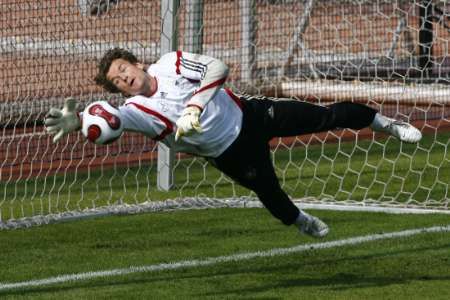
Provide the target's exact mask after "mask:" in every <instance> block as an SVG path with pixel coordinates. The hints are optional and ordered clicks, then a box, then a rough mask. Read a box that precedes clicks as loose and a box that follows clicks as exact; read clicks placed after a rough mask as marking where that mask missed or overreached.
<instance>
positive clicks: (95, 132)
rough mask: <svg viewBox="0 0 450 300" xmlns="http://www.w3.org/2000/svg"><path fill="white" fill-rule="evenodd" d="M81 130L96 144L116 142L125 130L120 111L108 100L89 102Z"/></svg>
mask: <svg viewBox="0 0 450 300" xmlns="http://www.w3.org/2000/svg"><path fill="white" fill-rule="evenodd" d="M81 132H82V133H83V135H84V136H85V137H86V138H87V139H88V140H89V141H91V142H93V143H95V144H99V145H106V144H109V143H112V142H114V141H115V140H117V139H118V138H119V137H120V136H121V135H122V132H123V122H122V120H121V118H120V111H119V110H118V109H117V108H115V107H114V106H112V105H111V104H109V103H108V102H106V101H96V102H93V103H91V104H89V105H88V106H87V107H86V108H85V109H84V112H83V122H82V127H81Z"/></svg>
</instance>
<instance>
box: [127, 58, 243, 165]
mask: <svg viewBox="0 0 450 300" xmlns="http://www.w3.org/2000/svg"><path fill="white" fill-rule="evenodd" d="M147 72H148V73H149V74H150V75H151V76H154V77H155V78H156V81H157V83H158V87H157V90H156V92H155V93H154V94H153V95H152V96H150V97H144V96H134V97H131V98H129V99H127V101H126V102H125V105H122V106H121V107H119V110H120V112H121V115H122V119H123V124H124V127H125V130H128V131H135V132H140V133H142V134H144V135H146V136H148V137H150V138H152V139H154V140H158V141H161V142H163V143H164V144H166V145H167V146H169V147H170V148H172V149H173V150H175V151H177V152H185V153H190V154H194V155H199V156H204V157H217V156H219V155H220V154H222V152H224V151H225V150H226V149H227V148H228V147H229V146H230V145H231V144H232V143H233V141H234V140H235V139H236V138H237V136H238V135H239V132H240V130H241V126H242V106H241V103H240V99H239V98H238V97H237V96H235V95H234V94H233V93H232V92H231V90H229V89H223V88H222V85H223V83H224V82H225V80H226V77H227V75H228V68H227V67H226V66H225V65H224V64H223V63H222V62H221V61H220V60H217V59H214V58H211V57H208V56H204V55H198V54H191V53H186V52H181V51H177V52H171V53H168V54H166V55H164V56H162V57H161V58H160V60H159V61H158V62H156V63H155V64H153V65H151V66H150V67H149V68H148V70H147ZM188 105H195V106H198V107H200V108H202V109H203V111H202V114H201V116H200V124H201V126H202V129H203V132H202V133H194V134H192V135H190V136H182V137H181V138H180V139H179V140H178V141H176V142H175V132H176V121H177V120H178V118H180V117H181V113H182V111H183V109H184V108H185V107H186V106H188Z"/></svg>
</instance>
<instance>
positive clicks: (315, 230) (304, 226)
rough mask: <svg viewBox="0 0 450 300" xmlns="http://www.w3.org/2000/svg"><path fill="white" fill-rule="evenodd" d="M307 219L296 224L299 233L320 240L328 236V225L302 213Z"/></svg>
mask: <svg viewBox="0 0 450 300" xmlns="http://www.w3.org/2000/svg"><path fill="white" fill-rule="evenodd" d="M304 214H305V215H306V216H307V218H306V219H304V220H302V221H301V222H297V226H298V228H299V230H300V232H303V233H304V234H307V235H309V236H312V237H316V238H321V237H324V236H326V235H327V234H328V231H329V229H328V225H327V224H325V222H323V221H322V220H320V219H319V218H317V217H314V216H311V215H308V214H306V213H304Z"/></svg>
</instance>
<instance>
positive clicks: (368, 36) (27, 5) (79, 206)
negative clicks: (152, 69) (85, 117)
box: [0, 0, 450, 228]
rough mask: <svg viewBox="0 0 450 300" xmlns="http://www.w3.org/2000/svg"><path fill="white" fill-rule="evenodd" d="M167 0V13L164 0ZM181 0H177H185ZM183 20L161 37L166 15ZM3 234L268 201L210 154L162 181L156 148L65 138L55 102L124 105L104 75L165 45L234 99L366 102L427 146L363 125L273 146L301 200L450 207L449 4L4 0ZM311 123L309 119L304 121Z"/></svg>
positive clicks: (0, 80) (186, 162) (185, 162)
mask: <svg viewBox="0 0 450 300" xmlns="http://www.w3.org/2000/svg"><path fill="white" fill-rule="evenodd" d="M162 2H164V3H166V2H171V4H172V6H171V7H172V8H171V9H170V10H167V9H164V7H165V6H164V5H162V4H164V3H162ZM177 4H179V7H178V5H177ZM167 18H173V19H172V21H173V22H172V23H171V24H172V25H173V26H174V28H175V29H176V30H175V31H173V33H171V34H170V36H167V34H166V33H164V34H161V22H162V20H167ZM0 20H1V23H2V24H3V25H2V26H1V29H0V31H1V34H0V62H1V66H2V67H1V69H0V123H1V126H2V127H1V128H2V132H1V138H0V228H16V227H22V226H30V225H33V224H41V223H48V222H52V221H55V220H60V219H62V220H64V219H71V218H78V217H82V216H91V215H99V214H110V213H135V212H140V211H158V210H171V209H179V208H183V209H185V208H190V207H195V208H204V207H216V206H219V207H223V206H239V207H240V206H255V205H256V206H258V205H260V204H259V203H258V202H257V201H255V197H254V194H252V193H251V192H249V191H248V190H246V189H244V188H242V187H240V186H238V185H236V184H234V183H233V182H232V181H231V180H230V179H229V178H227V177H226V176H224V175H223V174H221V173H220V172H218V171H216V170H215V169H214V168H213V167H212V166H210V165H209V164H208V163H207V162H206V161H205V160H203V159H201V158H194V157H191V156H189V155H185V154H182V153H178V154H176V156H175V159H174V161H173V165H171V166H169V168H170V176H171V179H173V186H172V187H171V189H170V190H169V191H160V190H159V189H158V186H157V183H156V178H157V176H158V172H159V171H160V170H159V168H158V164H157V158H158V153H157V152H158V147H157V144H156V143H155V142H154V141H152V140H150V139H147V138H145V137H144V136H142V135H138V134H131V133H128V134H125V136H123V137H122V138H121V139H120V140H119V141H117V142H115V143H113V144H111V145H108V146H96V145H93V144H90V143H88V142H87V141H86V140H85V139H84V138H83V137H82V136H81V135H80V134H79V133H77V134H71V135H69V136H68V137H67V138H65V139H63V140H62V141H60V142H59V143H58V144H53V143H52V142H51V137H50V136H49V135H47V134H46V133H45V131H44V130H43V119H44V116H45V114H46V113H47V112H48V110H49V109H50V107H62V104H63V102H64V98H65V97H68V96H72V97H76V98H77V99H78V100H79V101H80V107H79V109H80V110H81V109H82V108H83V107H84V106H85V105H86V104H88V103H90V102H91V101H95V100H100V99H102V100H108V101H110V102H112V103H114V104H119V105H120V104H121V103H123V101H124V100H125V99H124V98H123V97H122V96H120V95H116V94H109V93H106V92H104V91H102V89H101V88H99V87H97V86H96V85H95V83H94V81H93V78H94V76H95V74H96V64H97V63H98V61H99V59H100V58H101V56H102V55H103V53H104V52H105V51H106V50H108V49H111V48H113V47H121V48H125V49H128V50H130V51H132V52H133V53H134V54H135V55H136V56H137V57H138V58H139V59H140V60H142V61H144V62H145V63H147V64H151V63H152V62H154V61H155V60H157V59H158V57H159V56H160V55H161V40H162V38H166V39H167V38H169V39H171V40H172V41H175V42H176V43H177V44H178V48H179V49H181V50H186V51H194V52H202V53H204V54H206V55H210V56H214V57H217V58H219V59H222V60H223V61H224V62H226V63H227V64H228V65H229V66H230V70H231V72H230V77H229V80H228V82H227V85H228V86H229V87H231V88H232V89H234V90H235V91H236V92H241V93H251V94H255V95H260V94H265V95H268V96H275V97H281V98H283V97H289V98H294V99H298V100H299V101H310V102H313V103H317V104H321V105H326V104H330V103H333V102H337V101H344V100H345V101H353V102H359V103H364V104H367V105H369V106H371V107H374V108H376V109H378V110H379V111H381V112H382V113H383V114H385V115H387V116H390V117H395V118H397V119H402V120H405V121H408V122H411V123H412V124H414V125H415V126H416V127H418V128H420V130H421V131H422V132H423V134H424V138H423V140H422V141H421V142H420V143H418V144H416V145H407V144H403V143H401V142H399V141H397V140H395V139H394V138H392V137H388V136H385V135H382V134H374V133H373V132H372V131H370V130H368V129H364V130H360V131H353V130H336V131H330V132H324V133H320V134H314V135H307V136H299V137H292V138H282V139H281V138H280V139H274V140H272V141H271V147H272V154H273V161H274V165H275V168H276V171H277V174H278V175H279V178H280V182H281V184H282V186H283V188H284V189H285V190H286V191H287V192H288V193H289V195H290V196H291V197H292V198H294V199H296V200H298V201H299V202H300V203H302V204H303V205H307V204H310V205H319V206H320V205H322V206H331V205H335V206H345V207H356V208H358V207H359V208H362V207H369V208H373V209H380V208H402V209H419V210H420V211H440V212H449V209H448V208H449V199H450V196H449V183H450V153H449V152H450V149H449V140H450V107H449V106H450V97H449V96H450V88H449V85H448V84H449V82H450V78H449V72H450V60H449V55H448V53H449V49H448V45H449V38H450V9H449V7H448V5H447V4H445V2H442V1H382V2H380V1H324V0H320V1H319V0H317V1H314V0H305V1H293V0H229V1H218V0H204V1H200V0H189V1H167V0H160V1H128V0H77V1H76V0H62V1H56V0H42V1H32V0H23V1H19V0H8V1H2V2H1V3H0ZM299 117H301V116H299Z"/></svg>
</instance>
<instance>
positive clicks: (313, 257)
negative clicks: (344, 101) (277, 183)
mask: <svg viewBox="0 0 450 300" xmlns="http://www.w3.org/2000/svg"><path fill="white" fill-rule="evenodd" d="M449 139H450V134H448V133H445V134H440V135H438V136H437V138H435V137H434V136H425V138H424V139H423V141H421V143H420V144H419V145H406V144H401V143H398V142H397V141H395V140H393V139H388V140H387V141H381V142H379V141H378V142H370V141H360V142H357V143H356V144H355V143H343V144H327V145H326V146H322V145H320V144H319V145H310V146H307V148H306V149H305V148H304V147H293V148H292V149H291V150H290V151H283V150H281V149H278V150H277V151H276V152H274V153H275V154H274V162H275V165H276V168H277V172H278V174H279V175H280V177H282V178H284V179H283V180H282V183H283V186H284V188H285V189H286V190H287V191H288V192H289V194H291V195H292V196H293V197H300V196H304V195H306V196H316V197H334V198H335V199H338V200H347V199H355V200H360V199H363V198H379V199H381V200H386V201H391V200H395V201H399V202H402V201H408V200H410V199H414V200H416V201H418V202H420V201H423V199H429V198H431V199H448V183H449V182H450V154H449V151H448V147H449ZM204 164H205V163H204V162H203V161H202V160H190V159H186V160H181V161H179V162H178V165H177V167H176V171H175V172H176V175H175V176H176V178H177V188H176V189H174V190H173V191H171V192H169V193H162V192H159V191H157V190H156V188H155V186H154V183H153V184H152V183H149V182H154V181H155V176H156V175H155V171H156V168H155V167H154V166H152V167H149V166H144V165H143V166H141V167H132V168H128V169H119V168H116V169H108V170H103V171H98V170H96V171H91V172H78V173H67V174H65V175H62V176H61V175H60V176H50V177H48V178H47V179H37V180H28V181H26V182H22V181H20V182H8V183H2V192H3V195H4V199H5V200H4V201H2V203H1V213H2V218H3V220H7V219H8V218H9V217H10V216H14V217H21V216H26V215H29V214H30V213H47V212H58V211H65V210H67V209H80V208H84V207H91V206H92V205H93V203H95V205H96V206H99V205H105V204H112V203H117V202H118V201H123V202H128V203H136V202H141V201H145V200H161V199H166V198H176V197H179V196H181V195H184V196H193V195H205V196H212V197H221V196H228V197H229V196H230V195H234V196H239V195H248V194H249V192H248V191H247V190H245V189H243V188H240V187H238V186H235V185H233V184H231V183H230V182H229V181H228V180H227V179H226V178H224V177H223V176H222V175H221V174H220V173H219V172H217V171H215V170H213V169H212V168H210V167H209V166H208V167H205V166H204ZM186 170H189V172H187V171H186ZM180 191H181V192H180ZM447 201H448V200H447ZM312 213H313V214H316V215H318V216H319V217H321V218H323V219H324V220H325V221H326V222H327V223H328V224H329V225H330V228H331V232H330V234H329V236H327V237H326V238H325V239H324V240H314V239H312V238H309V237H306V236H303V235H300V234H299V233H298V231H297V229H296V228H294V227H293V226H291V227H286V226H284V225H282V224H280V223H279V222H278V221H277V220H275V219H274V218H272V217H271V216H270V215H269V213H268V212H267V211H266V210H265V209H258V208H252V209H249V208H248V209H237V208H222V209H206V210H190V211H174V212H166V213H150V214H141V215H135V216H110V217H103V218H96V219H88V220H82V221H74V222H70V223H61V224H53V225H46V226H42V227H34V228H28V229H20V230H12V231H0V244H1V245H2V246H1V250H2V255H1V256H0V298H2V299H3V298H5V299H23V298H25V299H28V298H30V299H175V298H178V299H449V298H450V254H449V249H450V242H449V241H450V233H449V232H448V231H447V232H440V233H421V234H418V235H414V236H410V237H403V238H395V239H384V240H379V241H371V242H365V243H361V244H356V245H346V246H342V247H331V248H329V249H321V250H319V249H311V250H308V251H304V252H297V253H290V254H287V255H274V256H271V257H264V258H252V259H245V260H241V261H234V262H222V263H214V264H211V265H208V266H198V265H197V266H191V267H184V268H178V269H173V270H160V271H153V272H135V273H131V274H127V275H117V276H107V277H98V278H91V279H88V278H85V279H80V280H75V281H67V282H62V283H50V284H42V285H40V286H25V287H22V288H15V289H2V286H3V285H4V284H7V283H16V282H28V281H32V280H39V279H46V278H51V277H55V276H60V275H68V274H78V273H81V274H84V273H86V272H97V271H108V270H113V269H121V268H129V267H131V266H135V267H140V266H150V265H159V264H162V263H174V262H179V261H186V260H187V261H190V260H204V259H206V258H214V257H218V256H233V255H236V254H242V253H252V252H256V251H269V250H271V249H276V248H286V247H293V246H298V245H305V244H309V243H320V242H324V241H325V242H326V241H338V240H342V239H346V238H350V237H357V236H366V235H373V234H378V233H386V232H396V231H401V230H406V229H417V228H426V227H431V226H449V225H450V215H448V214H447V215H445V214H434V215H392V214H385V213H368V212H333V211H312Z"/></svg>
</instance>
